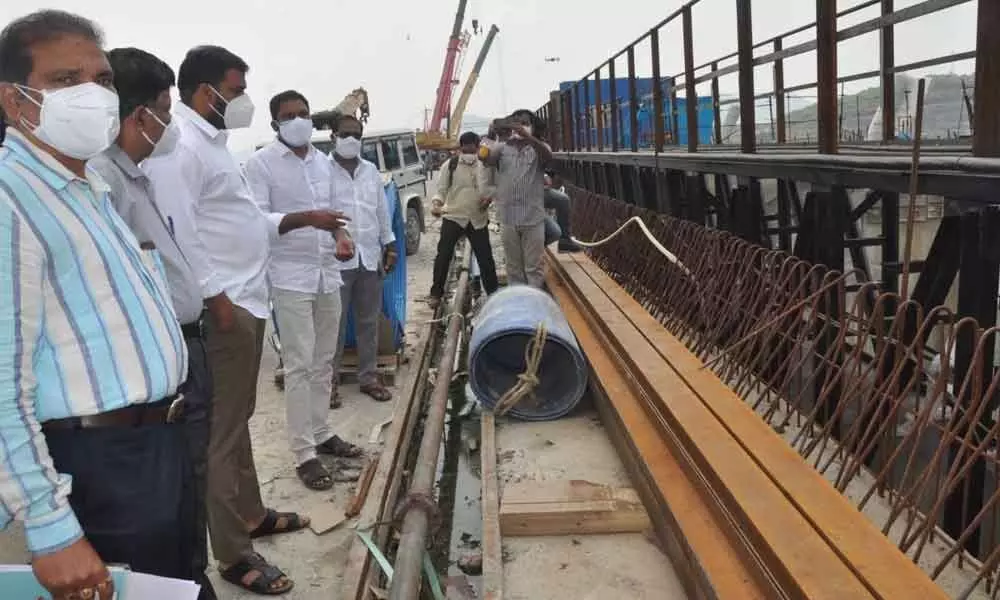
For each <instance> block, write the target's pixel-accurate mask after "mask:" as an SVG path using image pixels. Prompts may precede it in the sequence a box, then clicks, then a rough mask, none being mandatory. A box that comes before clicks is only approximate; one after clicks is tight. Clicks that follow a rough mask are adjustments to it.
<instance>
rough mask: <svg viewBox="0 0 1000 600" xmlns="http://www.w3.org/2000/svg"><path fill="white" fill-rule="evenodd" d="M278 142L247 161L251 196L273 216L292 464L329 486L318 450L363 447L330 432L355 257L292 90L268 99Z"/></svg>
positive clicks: (303, 108) (309, 480)
mask: <svg viewBox="0 0 1000 600" xmlns="http://www.w3.org/2000/svg"><path fill="white" fill-rule="evenodd" d="M270 109H271V127H272V129H274V130H275V132H276V133H277V137H276V139H275V141H273V142H271V143H270V144H268V145H266V146H264V147H263V148H261V149H260V150H258V151H257V152H255V153H254V155H253V156H251V157H250V159H249V160H248V161H247V163H246V174H247V180H248V181H249V182H250V190H251V191H252V192H253V196H254V200H255V201H256V202H257V205H258V206H259V207H260V209H261V210H262V211H263V212H264V214H266V215H267V218H268V220H269V221H270V223H271V233H272V235H271V239H272V241H273V243H272V246H271V265H270V268H269V270H268V275H269V279H270V282H271V298H272V301H273V304H274V312H275V317H276V322H277V323H278V324H279V325H280V327H281V335H282V337H281V349H282V355H283V358H284V364H285V414H286V417H287V423H288V437H289V445H290V448H291V451H292V454H293V455H294V457H295V465H296V469H295V472H296V473H297V474H298V476H299V479H300V480H301V481H302V483H303V484H304V485H305V486H306V487H308V488H309V489H313V490H328V489H330V488H331V487H333V477H332V475H331V473H330V471H329V470H327V468H326V467H325V466H324V465H323V463H321V462H320V461H319V458H318V457H317V454H330V455H334V456H346V457H355V456H358V455H359V454H360V452H361V450H360V448H357V447H356V446H353V445H352V444H349V443H347V442H345V441H344V440H343V439H341V438H340V437H338V436H337V435H334V434H333V432H332V431H331V430H330V424H329V422H328V416H329V414H328V413H329V412H330V398H331V395H332V394H333V376H334V370H333V358H334V356H335V355H336V353H337V340H338V335H339V334H338V332H339V329H340V319H341V312H342V310H341V308H342V306H341V298H340V288H341V285H342V283H343V280H342V278H341V276H340V265H341V261H343V260H348V259H350V258H351V257H353V256H354V243H353V242H352V241H351V237H350V236H349V235H348V233H347V230H346V229H344V225H346V220H345V219H346V217H345V216H344V214H343V212H341V211H340V210H339V208H340V206H339V205H338V204H335V201H337V200H338V199H337V198H335V197H334V196H333V190H332V183H333V166H332V164H331V163H330V160H329V159H328V158H327V157H326V156H325V155H324V154H323V153H321V152H320V151H319V150H317V149H316V148H315V147H313V145H312V144H311V143H310V141H309V140H310V138H311V136H312V132H313V122H312V119H311V118H310V111H309V102H308V101H307V100H306V98H305V96H303V95H302V94H300V93H299V92H296V91H295V90H288V91H285V92H281V93H280V94H278V95H276V96H274V97H273V98H271V102H270Z"/></svg>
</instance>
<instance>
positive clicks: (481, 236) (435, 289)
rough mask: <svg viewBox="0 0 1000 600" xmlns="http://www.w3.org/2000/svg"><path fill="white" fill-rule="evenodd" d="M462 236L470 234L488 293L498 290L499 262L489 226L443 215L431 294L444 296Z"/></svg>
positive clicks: (470, 240)
mask: <svg viewBox="0 0 1000 600" xmlns="http://www.w3.org/2000/svg"><path fill="white" fill-rule="evenodd" d="M462 236H465V237H468V238H469V244H471V245H472V251H473V253H475V255H476V262H477V263H479V277H480V279H481V280H482V282H483V289H485V290H486V293H487V294H492V293H493V292H495V291H497V288H498V287H499V286H500V284H499V283H497V265H496V262H495V261H494V260H493V248H492V247H490V230H489V227H483V228H482V229H475V228H474V227H472V224H471V223H469V224H468V225H466V226H465V227H462V226H461V225H459V224H458V223H456V222H454V221H452V220H451V219H441V237H440V238H439V239H438V247H437V256H435V257H434V285H432V286H431V296H433V297H435V298H440V297H441V296H443V295H444V286H445V284H446V283H447V282H448V267H450V266H451V259H452V258H454V257H455V246H456V245H457V244H458V242H459V240H461V239H462Z"/></svg>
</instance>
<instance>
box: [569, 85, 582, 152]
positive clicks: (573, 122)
mask: <svg viewBox="0 0 1000 600" xmlns="http://www.w3.org/2000/svg"><path fill="white" fill-rule="evenodd" d="M576 90H577V87H576V86H575V85H573V86H572V87H570V88H569V90H568V91H567V100H566V101H567V102H568V103H569V117H570V118H569V128H570V149H571V150H572V151H573V152H576V151H578V150H580V110H579V107H580V97H579V96H578V95H577V93H576Z"/></svg>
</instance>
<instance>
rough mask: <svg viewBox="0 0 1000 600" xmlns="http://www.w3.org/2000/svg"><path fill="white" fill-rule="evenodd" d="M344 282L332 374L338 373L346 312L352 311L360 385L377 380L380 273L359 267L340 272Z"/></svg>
mask: <svg viewBox="0 0 1000 600" xmlns="http://www.w3.org/2000/svg"><path fill="white" fill-rule="evenodd" d="M340 276H341V277H342V278H343V279H344V285H343V286H342V287H341V288H340V305H341V309H342V310H341V313H340V334H339V338H338V340H337V356H336V357H335V358H334V361H333V368H334V373H335V374H339V373H340V363H341V361H342V360H343V358H344V342H345V341H346V333H347V315H348V311H350V312H351V313H353V314H354V339H355V342H356V346H357V351H358V383H359V384H361V385H362V386H366V385H372V384H374V383H378V377H377V372H376V367H377V366H378V365H377V362H376V361H377V360H378V322H379V318H380V317H381V316H382V272H381V269H380V270H377V271H367V270H365V269H362V268H360V267H359V268H356V269H350V270H344V271H341V272H340Z"/></svg>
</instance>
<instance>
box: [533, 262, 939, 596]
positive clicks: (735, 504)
mask: <svg viewBox="0 0 1000 600" xmlns="http://www.w3.org/2000/svg"><path fill="white" fill-rule="evenodd" d="M549 267H550V271H549V273H550V277H549V284H550V288H551V289H553V293H554V295H555V296H556V297H557V298H558V299H559V301H560V304H561V305H562V306H563V307H564V309H565V310H566V312H567V314H568V316H569V318H570V319H571V320H572V322H573V326H574V331H575V332H576V333H577V335H578V337H579V338H580V341H581V344H582V345H583V347H584V349H585V352H586V353H587V356H588V359H590V360H591V364H592V365H593V364H594V362H595V358H597V356H598V355H600V356H604V355H610V356H611V357H612V358H613V359H614V360H612V361H604V359H603V358H601V359H600V360H601V361H602V362H610V363H611V368H612V369H613V370H618V371H623V372H624V373H625V374H626V386H627V387H628V388H631V390H632V392H633V394H634V395H635V396H633V397H634V398H635V397H636V396H638V398H636V399H637V400H638V401H639V402H640V403H641V404H643V405H644V407H643V408H644V412H645V421H646V422H645V423H643V422H642V421H641V420H640V421H639V422H637V423H634V424H633V426H630V427H628V428H627V431H628V433H627V434H626V435H627V436H628V437H629V438H631V439H632V443H634V440H635V438H636V437H637V436H642V435H646V436H649V435H656V436H657V437H658V438H659V439H660V444H662V448H663V450H664V452H662V453H663V454H666V455H668V456H672V457H673V458H674V460H676V461H678V462H679V463H681V465H682V466H681V471H682V473H683V478H686V479H687V480H688V481H690V482H692V483H693V486H694V488H695V490H697V497H698V499H699V500H700V503H701V504H703V505H705V506H707V507H708V508H709V510H712V511H714V512H715V513H716V514H717V515H718V516H721V517H722V518H723V520H724V521H727V522H728V525H729V526H727V527H724V528H720V529H721V531H719V532H718V535H721V536H724V537H727V538H730V539H731V540H732V542H731V543H730V544H729V545H730V547H735V548H736V550H737V554H736V556H738V557H740V559H741V560H742V561H743V562H744V564H746V565H747V566H746V568H745V569H743V570H745V571H749V572H750V574H751V575H752V578H751V579H750V580H736V582H734V583H736V585H737V586H738V587H737V588H730V589H720V587H719V586H720V583H719V581H720V580H721V581H726V580H727V579H728V577H729V574H728V569H726V570H724V571H721V572H720V571H714V570H712V569H709V568H706V567H705V564H704V562H702V563H701V567H702V568H701V569H699V570H698V571H694V570H692V571H688V580H687V581H686V583H687V584H688V586H689V593H690V596H691V597H708V598H712V597H718V598H744V597H755V596H757V594H759V593H763V596H762V597H766V598H868V597H873V598H911V597H925V598H947V596H946V595H945V594H944V592H943V591H942V590H941V589H940V588H939V587H937V586H936V585H935V584H934V583H933V582H931V580H930V578H929V577H928V576H927V575H926V574H925V573H923V572H922V571H920V569H919V567H917V566H916V565H915V564H913V562H912V561H910V560H909V559H908V558H907V557H906V556H905V555H904V554H903V553H902V552H900V551H899V550H898V549H897V548H896V547H895V546H893V545H892V543H891V542H890V541H889V540H888V539H887V538H885V537H884V536H883V535H882V534H881V533H880V532H879V531H878V530H877V529H876V528H875V527H874V525H873V524H872V523H871V522H869V521H868V520H867V519H865V517H864V516H863V515H862V514H861V513H859V512H858V511H857V510H856V509H855V508H854V507H853V506H851V505H850V503H849V502H848V501H847V500H846V499H845V498H844V497H843V496H841V495H840V494H839V493H838V492H837V491H836V490H835V489H834V488H833V486H832V485H830V484H829V483H828V482H827V481H826V480H824V479H823V478H822V477H821V476H820V475H819V474H818V473H817V472H816V471H815V470H813V469H812V467H810V466H809V465H808V464H807V463H806V462H805V460H803V459H802V458H801V457H800V456H799V455H798V454H796V453H795V451H794V450H792V448H791V447H789V446H788V444H787V443H786V442H785V441H784V440H782V439H781V437H780V436H778V435H777V434H776V433H775V432H774V431H773V430H771V429H770V428H769V427H767V425H766V424H765V423H764V422H763V421H762V420H761V419H760V418H759V417H758V416H757V415H756V414H755V413H754V412H753V410H752V409H751V408H750V407H749V406H747V405H746V404H745V403H744V402H743V401H742V400H741V399H740V398H738V397H737V396H736V395H735V394H734V393H733V392H732V391H731V390H729V389H728V388H727V387H725V385H724V384H722V383H721V382H720V381H719V380H718V379H717V378H716V377H715V375H714V374H712V373H711V371H707V370H704V369H702V368H701V363H700V361H699V360H698V359H697V358H696V357H695V356H694V355H693V354H691V353H690V352H689V351H688V350H687V348H685V347H684V345H683V344H681V343H680V342H678V341H677V340H676V339H675V338H673V336H671V335H670V334H669V333H668V332H667V331H666V330H665V329H664V328H663V327H662V326H661V325H660V324H659V323H657V322H656V321H655V319H653V317H651V316H649V315H648V313H646V311H645V310H644V309H643V308H642V306H640V305H639V304H638V303H637V302H636V301H635V300H634V299H633V298H631V297H630V296H629V295H628V294H627V293H626V292H625V291H624V290H622V288H621V287H620V286H618V285H617V284H616V283H614V281H612V280H611V279H610V278H609V277H608V276H607V275H606V274H605V273H604V272H603V271H601V270H600V268H599V267H597V266H596V265H594V264H593V263H592V262H591V261H590V260H589V259H587V258H586V257H581V256H574V255H560V256H559V258H552V256H551V255H550V260H549ZM594 369H595V378H596V379H597V380H598V381H600V382H601V384H602V385H603V379H604V378H608V377H609V376H610V378H611V380H612V382H614V378H615V374H613V373H607V372H605V374H604V377H602V375H601V374H600V373H598V372H596V371H597V369H598V367H594ZM626 395H627V394H626ZM622 401H623V400H622V394H621V393H620V392H619V393H618V394H615V395H609V396H608V402H610V403H611V405H612V410H616V411H617V410H618V409H617V404H618V403H620V402H622ZM617 418H620V416H618V417H617ZM657 423H658V424H657ZM651 426H652V427H653V428H654V429H655V430H658V431H656V432H655V433H652V434H644V433H643V429H644V428H645V429H649V428H650V427H651ZM633 427H634V428H633ZM677 485H678V479H673V480H670V481H661V482H659V485H658V486H657V488H658V489H657V491H656V493H658V494H659V495H660V497H661V498H663V497H665V495H666V494H667V493H669V488H672V487H674V486H677ZM647 502H648V506H649V507H650V509H651V510H653V509H655V507H658V506H662V504H661V503H662V502H663V500H661V501H660V502H656V501H653V499H649V500H648V501H647ZM665 504H666V510H667V511H668V512H669V514H671V515H672V516H673V517H674V519H675V520H677V525H678V526H679V527H680V530H681V531H685V532H687V531H691V530H692V529H697V528H699V527H704V524H703V522H699V521H690V520H684V517H685V515H684V513H683V512H681V511H679V510H678V509H679V508H681V509H682V510H683V508H687V505H683V504H682V505H678V504H672V503H671V502H669V501H666V502H665ZM679 515H680V518H679V519H678V516H679ZM716 522H718V520H716ZM661 534H664V535H669V530H668V531H662V532H661ZM692 537H694V536H692ZM687 539H688V538H687V536H685V538H684V542H683V543H687ZM712 552H713V551H711V550H707V549H703V550H702V552H701V553H699V552H697V551H695V552H694V553H693V555H694V558H695V560H699V561H704V560H705V559H706V558H708V557H709V556H710V555H711V554H712ZM681 560H683V557H677V558H675V561H678V562H680V561H681ZM699 575H700V577H699ZM720 578H721V579H720ZM755 584H756V585H757V586H763V587H764V590H759V589H758V588H756V587H750V586H753V585H755ZM739 586H744V587H746V589H743V588H742V587H739Z"/></svg>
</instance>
